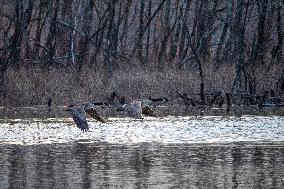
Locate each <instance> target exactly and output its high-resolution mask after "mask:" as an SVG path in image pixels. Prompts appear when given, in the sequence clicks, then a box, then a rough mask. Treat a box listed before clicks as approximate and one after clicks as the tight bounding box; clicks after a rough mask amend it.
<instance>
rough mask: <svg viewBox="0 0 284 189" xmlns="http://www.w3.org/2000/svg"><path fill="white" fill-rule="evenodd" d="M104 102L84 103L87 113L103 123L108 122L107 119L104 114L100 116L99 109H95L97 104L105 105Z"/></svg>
mask: <svg viewBox="0 0 284 189" xmlns="http://www.w3.org/2000/svg"><path fill="white" fill-rule="evenodd" d="M104 104H105V103H95V102H89V103H86V104H84V111H85V112H86V113H87V115H89V116H90V117H92V118H93V119H95V120H97V121H99V122H101V123H106V120H105V119H104V118H103V117H102V116H100V115H99V113H98V112H97V110H96V109H95V106H96V105H104Z"/></svg>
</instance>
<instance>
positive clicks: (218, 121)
mask: <svg viewBox="0 0 284 189" xmlns="http://www.w3.org/2000/svg"><path fill="white" fill-rule="evenodd" d="M88 122H89V125H90V131H89V132H82V131H81V130H80V129H78V128H77V127H76V126H75V124H74V123H73V120H72V119H70V118H69V119H44V120H43V119H24V120H21V119H14V120H0V143H9V144H25V145H32V144H46V143H65V142H72V141H78V142H81V143H92V142H97V141H100V142H108V143H126V144H132V143H139V142H157V143H218V142H221V143H226V142H241V141H263V142H272V141H283V140H284V117H280V116H269V117H263V116H243V117H241V118H238V117H221V116H204V117H172V116H169V117H163V118H145V119H144V120H133V119H130V118H129V119H128V118H110V119H109V120H108V122H107V123H98V122H96V121H94V120H92V119H89V120H88Z"/></svg>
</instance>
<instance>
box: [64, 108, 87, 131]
mask: <svg viewBox="0 0 284 189" xmlns="http://www.w3.org/2000/svg"><path fill="white" fill-rule="evenodd" d="M66 111H70V112H71V115H72V117H73V120H74V122H75V124H76V126H77V127H78V128H79V129H81V130H82V131H83V132H84V131H89V124H88V122H87V119H86V112H85V110H84V107H76V106H75V105H69V106H68V109H67V110H66Z"/></svg>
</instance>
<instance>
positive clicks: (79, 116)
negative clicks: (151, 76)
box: [66, 92, 168, 132]
mask: <svg viewBox="0 0 284 189" xmlns="http://www.w3.org/2000/svg"><path fill="white" fill-rule="evenodd" d="M115 98H117V99H118V101H119V107H118V108H117V109H116V111H125V112H126V113H127V114H128V116H129V117H131V118H134V119H143V116H142V114H143V115H146V116H151V117H157V115H156V114H155V113H154V111H153V109H152V108H151V105H152V104H153V103H154V102H167V101H168V99H167V98H163V97H162V98H156V99H153V98H149V99H144V100H130V99H127V98H126V97H120V96H118V95H117V93H116V92H113V93H112V94H111V96H110V99H109V100H108V102H106V103H104V102H103V103H98V102H87V103H84V104H82V105H79V106H78V105H69V106H68V108H67V109H66V111H70V112H71V115H72V117H73V120H74V122H75V124H76V126H77V127H78V128H79V129H81V130H82V131H83V132H84V131H89V124H88V122H87V115H88V116H90V117H92V118H94V119H96V120H97V121H99V122H102V123H106V120H105V119H104V118H103V117H102V116H101V115H99V113H98V112H97V110H96V106H99V105H106V106H111V105H114V100H115Z"/></svg>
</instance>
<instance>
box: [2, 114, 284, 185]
mask: <svg viewBox="0 0 284 189" xmlns="http://www.w3.org/2000/svg"><path fill="white" fill-rule="evenodd" d="M89 121H90V128H91V129H90V132H87V133H82V132H81V131H80V130H79V129H78V128H76V127H75V126H74V124H73V122H72V120H70V119H49V120H36V119H28V120H2V121H1V124H0V178H1V179H0V186H1V187H0V188H283V186H284V183H283V182H284V124H283V123H284V122H283V121H284V119H283V118H282V117H274V116H271V117H259V116H258V117H252V116H246V117H241V118H237V117H167V118H163V119H156V118H155V119H150V118H147V119H146V120H143V121H139V120H130V119H110V120H109V122H108V123H106V124H100V123H96V122H93V121H91V120H89Z"/></svg>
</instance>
